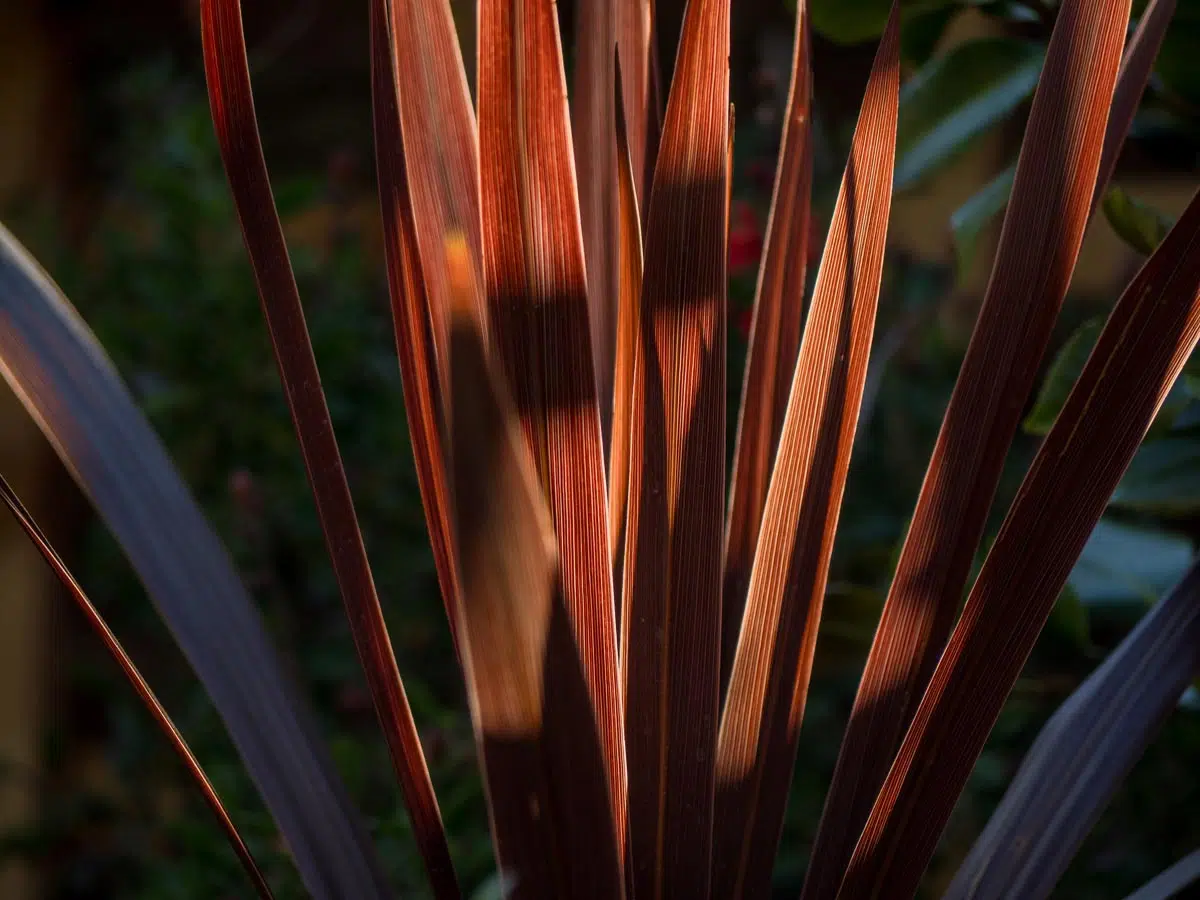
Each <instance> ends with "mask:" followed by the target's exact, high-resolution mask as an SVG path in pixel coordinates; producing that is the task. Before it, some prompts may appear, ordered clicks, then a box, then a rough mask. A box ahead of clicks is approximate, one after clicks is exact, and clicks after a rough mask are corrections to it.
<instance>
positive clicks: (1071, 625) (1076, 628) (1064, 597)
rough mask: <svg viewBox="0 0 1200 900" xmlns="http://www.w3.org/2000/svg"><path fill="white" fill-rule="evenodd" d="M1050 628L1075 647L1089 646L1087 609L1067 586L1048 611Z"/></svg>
mask: <svg viewBox="0 0 1200 900" xmlns="http://www.w3.org/2000/svg"><path fill="white" fill-rule="evenodd" d="M1050 626H1051V627H1052V628H1053V629H1054V630H1056V631H1057V632H1058V633H1059V634H1061V635H1062V636H1063V637H1065V638H1067V639H1068V640H1069V641H1071V643H1072V644H1074V645H1075V646H1076V647H1079V648H1081V649H1083V648H1087V647H1090V646H1091V643H1092V635H1091V628H1090V627H1089V624H1088V614H1087V608H1086V607H1085V606H1084V605H1083V600H1082V599H1081V598H1080V596H1079V592H1078V591H1076V590H1075V589H1074V588H1072V587H1071V586H1070V585H1069V584H1068V585H1067V586H1066V587H1065V588H1063V592H1062V594H1060V595H1059V598H1058V601H1057V602H1056V603H1055V604H1054V609H1053V610H1051V611H1050Z"/></svg>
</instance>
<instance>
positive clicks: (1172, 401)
mask: <svg viewBox="0 0 1200 900" xmlns="http://www.w3.org/2000/svg"><path fill="white" fill-rule="evenodd" d="M1102 326H1103V322H1101V320H1099V319H1092V320H1090V321H1087V322H1084V323H1083V324H1082V325H1080V326H1079V328H1078V329H1076V331H1075V333H1074V334H1072V335H1071V336H1070V337H1069V338H1067V341H1066V343H1065V344H1063V346H1062V348H1061V349H1060V350H1059V351H1058V355H1057V356H1056V357H1055V358H1054V362H1053V363H1051V364H1050V368H1049V370H1048V371H1047V372H1046V378H1045V380H1044V381H1043V382H1042V386H1041V389H1040V390H1039V391H1038V395H1037V399H1036V400H1035V401H1034V404H1033V409H1032V410H1030V412H1029V415H1027V416H1026V417H1025V422H1024V423H1023V427H1024V429H1025V431H1026V432H1027V433H1029V434H1033V435H1038V436H1041V435H1044V434H1046V432H1048V431H1049V430H1050V426H1052V425H1053V424H1054V420H1055V419H1056V418H1057V417H1058V414H1059V412H1060V411H1061V410H1062V407H1063V403H1064V402H1066V399H1067V395H1068V394H1069V393H1070V392H1071V388H1072V386H1074V384H1075V380H1076V379H1077V378H1079V373H1080V372H1082V371H1083V365H1084V363H1086V362H1087V359H1088V356H1089V355H1090V354H1091V352H1092V348H1093V347H1094V346H1096V338H1097V336H1099V334H1100V329H1101V327H1102ZM1195 397H1196V394H1195V392H1194V391H1193V389H1192V387H1190V386H1189V382H1188V380H1187V379H1186V378H1181V379H1180V380H1179V381H1178V382H1176V383H1175V384H1174V385H1173V386H1172V387H1171V391H1170V393H1169V394H1167V399H1166V400H1165V401H1164V402H1163V405H1162V408H1161V409H1160V410H1159V411H1158V415H1157V416H1156V417H1155V419H1154V424H1153V425H1152V426H1151V427H1150V435H1151V437H1155V436H1158V435H1161V434H1163V433H1165V432H1167V431H1169V430H1170V428H1171V426H1172V425H1173V424H1174V423H1175V419H1176V417H1177V416H1179V414H1180V413H1182V412H1183V410H1184V409H1185V408H1186V407H1187V406H1188V404H1189V403H1190V402H1191V401H1192V400H1193V399H1194V398H1195Z"/></svg>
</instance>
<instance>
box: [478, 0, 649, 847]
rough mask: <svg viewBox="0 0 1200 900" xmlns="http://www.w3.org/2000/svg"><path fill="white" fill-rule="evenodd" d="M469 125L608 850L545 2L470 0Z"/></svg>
mask: <svg viewBox="0 0 1200 900" xmlns="http://www.w3.org/2000/svg"><path fill="white" fill-rule="evenodd" d="M479 35H480V37H479V67H478V71H479V110H480V118H479V131H480V161H481V166H482V176H481V179H482V191H483V245H484V251H485V253H484V263H485V265H484V276H485V279H486V284H485V292H486V296H487V309H488V314H489V316H490V328H489V335H490V337H491V338H492V347H493V348H494V350H495V351H496V355H497V359H498V361H499V363H500V366H501V371H502V372H503V374H504V377H505V380H506V384H508V385H509V386H510V388H511V390H512V394H513V399H514V401H515V403H516V406H517V411H518V414H519V415H520V417H521V422H522V426H523V430H524V433H525V439H526V442H527V443H528V445H529V449H530V454H531V456H532V458H533V460H534V466H535V471H536V472H537V475H538V480H539V483H540V485H541V489H542V492H543V493H544V494H545V498H546V504H547V506H548V508H549V510H550V516H551V519H552V520H553V523H554V533H555V535H556V537H557V539H558V548H559V554H560V559H559V565H560V572H561V581H562V593H563V597H564V601H565V603H566V610H567V614H568V621H569V623H570V628H571V630H572V632H573V634H574V636H575V641H576V643H577V644H578V646H579V652H580V654H581V656H582V660H583V670H584V677H585V679H586V681H587V685H588V690H589V694H590V697H591V702H592V705H593V707H594V709H595V714H596V719H597V723H598V727H599V729H600V738H601V742H602V744H603V747H604V757H605V761H606V765H607V773H608V783H609V785H610V794H611V797H612V803H613V816H612V818H613V822H614V823H615V826H616V828H617V832H618V841H617V844H618V847H619V848H621V849H623V848H624V846H625V841H624V837H623V835H624V829H625V819H626V812H625V807H626V776H625V752H624V735H623V732H622V728H621V705H620V695H619V687H618V678H617V629H616V604H615V600H614V588H613V583H612V557H611V555H610V553H609V543H608V541H609V538H608V497H607V491H606V485H605V469H604V450H603V442H602V437H601V431H600V412H599V406H598V402H597V394H596V378H595V369H594V368H593V355H592V342H591V332H590V325H589V318H588V295H587V290H588V288H587V275H586V269H585V263H584V247H583V235H582V231H581V226H580V218H579V202H578V193H577V188H576V180H575V167H574V163H573V161H572V152H571V147H572V145H571V129H570V122H569V119H568V114H567V105H566V94H567V92H566V82H565V77H564V73H563V60H562V53H561V49H560V40H559V34H558V20H557V17H556V15H555V9H554V5H553V4H548V3H544V2H541V0H483V2H481V4H480V7H479Z"/></svg>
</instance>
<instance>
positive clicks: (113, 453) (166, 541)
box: [0, 228, 389, 900]
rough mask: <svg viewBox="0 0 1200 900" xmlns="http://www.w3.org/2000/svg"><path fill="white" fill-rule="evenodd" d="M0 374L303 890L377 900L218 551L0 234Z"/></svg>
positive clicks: (313, 749) (360, 843) (351, 829)
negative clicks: (118, 563) (263, 811)
mask: <svg viewBox="0 0 1200 900" xmlns="http://www.w3.org/2000/svg"><path fill="white" fill-rule="evenodd" d="M0 374H3V376H4V378H5V380H6V381H7V382H8V383H9V385H10V386H11V387H12V389H13V391H14V392H15V393H16V395H17V396H18V397H19V398H20V400H21V402H22V404H23V405H24V406H25V408H26V409H27V410H28V411H29V413H30V415H31V416H33V418H34V419H35V421H36V422H37V423H38V426H39V427H40V428H41V430H42V432H43V433H44V434H45V435H46V437H47V439H48V440H49V441H50V443H51V444H52V445H53V446H54V449H55V452H57V454H58V456H59V458H60V459H61V460H62V461H63V463H64V464H65V465H66V467H67V469H68V470H69V471H70V472H71V474H72V476H73V477H74V478H75V480H76V482H78V483H79V486H80V487H81V488H82V489H83V490H84V492H85V493H86V494H87V495H88V496H89V497H90V498H91V500H92V503H93V505H94V506H95V507H96V509H97V511H98V512H99V513H100V515H101V517H102V518H103V519H104V521H105V523H106V524H107V525H108V528H109V530H110V531H111V532H112V533H113V535H114V536H115V537H116V539H117V541H118V543H120V545H121V548H122V549H123V550H124V551H125V554H126V556H127V557H128V558H129V561H130V563H131V564H132V565H133V568H134V569H135V570H136V572H137V574H138V576H139V578H140V579H141V580H142V583H143V584H144V585H145V586H146V590H147V592H148V593H149V594H150V597H151V599H152V600H153V601H154V603H155V605H156V606H157V608H158V611H159V613H160V615H162V617H163V620H164V621H165V622H166V624H167V627H168V628H169V629H170V630H171V633H172V635H173V636H174V638H175V640H176V642H177V643H178V644H179V647H180V649H182V650H183V653H184V655H185V656H186V657H187V659H188V662H189V663H190V664H191V666H192V668H193V669H194V670H195V672H196V674H197V676H199V678H200V680H201V682H202V683H203V684H204V687H205V690H207V692H208V695H209V696H210V697H211V698H212V701H213V705H214V706H215V707H216V708H217V711H218V712H219V713H220V714H221V718H222V719H223V720H224V722H225V725H226V727H227V728H228V729H229V734H230V737H231V738H232V739H233V742H234V745H235V746H236V747H237V750H238V753H239V754H240V756H241V758H242V761H243V762H244V763H245V765H246V769H247V771H248V772H249V774H250V777H251V778H252V779H254V782H255V784H256V785H257V786H258V789H259V791H260V792H261V793H262V796H263V799H264V800H265V801H266V804H267V807H268V808H269V809H270V810H271V813H272V815H273V816H274V817H275V821H276V822H277V823H278V824H279V829H280V831H281V832H282V834H283V835H284V837H285V838H286V839H287V842H288V846H289V847H290V848H291V851H292V855H293V857H294V858H295V860H296V865H297V866H298V868H299V869H300V874H301V876H302V877H303V879H304V883H305V885H306V886H307V888H308V890H309V891H310V892H311V893H312V894H313V896H314V897H317V898H318V900H337V898H341V897H347V896H353V897H362V898H384V897H387V896H388V895H389V894H388V890H387V887H386V885H385V883H384V880H383V875H382V870H381V868H380V866H379V863H378V861H377V859H376V857H375V853H374V849H373V848H372V847H371V843H370V839H369V838H368V836H367V833H366V830H365V829H364V828H363V826H362V824H361V822H360V820H359V818H358V815H357V813H356V812H354V810H353V809H352V807H351V805H350V801H349V799H348V798H347V796H346V792H345V788H344V787H343V786H342V783H341V781H340V779H339V778H338V776H337V775H336V773H335V770H334V768H333V765H332V763H331V762H330V760H329V756H328V753H327V751H326V750H325V747H324V745H323V743H322V742H321V741H320V739H319V738H318V736H317V730H316V726H315V724H314V721H313V718H312V715H311V713H310V712H309V710H308V708H307V707H306V706H304V705H303V704H302V702H301V700H300V697H299V695H298V694H297V693H296V692H295V690H294V688H293V686H292V685H291V684H290V683H289V682H288V681H287V679H286V678H285V677H284V675H283V670H282V667H281V665H280V662H279V659H278V657H277V656H276V654H275V651H274V649H273V648H272V647H271V644H270V642H269V640H268V638H267V634H266V629H265V628H264V626H263V622H262V619H261V617H260V615H259V613H258V610H257V609H256V608H255V607H254V604H253V602H252V601H251V599H250V597H249V595H248V594H247V593H246V590H245V588H244V587H243V586H242V584H241V583H240V581H239V580H238V577H237V575H236V574H235V573H234V569H233V564H232V562H231V560H230V559H229V557H228V555H227V554H226V552H225V549H224V548H223V547H222V546H221V544H220V541H218V540H217V537H216V536H215V535H214V534H213V532H212V530H211V528H210V527H209V525H208V523H207V522H206V521H205V520H204V517H203V514H202V513H201V512H200V510H199V508H198V507H197V506H196V503H195V501H194V500H193V499H192V497H191V495H190V494H189V493H188V490H187V488H186V487H185V486H184V484H183V482H182V480H181V479H180V477H179V475H178V473H177V472H176V471H175V468H174V466H173V465H172V464H171V461H170V459H169V458H168V457H167V454H166V451H165V450H164V449H163V446H162V444H161V443H160V442H159V440H158V437H157V436H156V435H155V434H154V431H153V430H152V429H151V428H150V425H149V424H148V423H147V422H146V420H145V418H144V417H143V416H142V414H141V413H140V412H139V411H138V409H137V406H136V405H135V403H134V401H133V398H132V397H131V396H130V394H129V392H128V390H127V389H126V388H125V386H124V384H122V382H121V380H120V377H119V376H118V375H117V373H116V371H115V370H114V369H113V367H112V364H111V363H110V362H109V360H108V358H107V357H106V356H105V355H104V351H103V350H102V349H101V347H100V345H99V344H98V343H97V342H96V339H95V337H94V336H93V335H92V333H91V332H90V331H89V330H88V328H87V326H86V325H85V324H84V323H83V321H82V320H81V319H80V318H79V316H78V314H77V313H76V312H75V310H74V309H73V308H72V307H71V306H70V304H69V303H68V302H67V300H66V298H64V297H63V296H62V294H61V293H59V291H58V289H57V288H56V287H55V286H54V285H53V284H52V283H51V281H50V279H49V277H48V276H46V274H45V273H44V272H42V271H41V270H40V269H39V268H38V267H37V265H36V264H35V263H34V262H33V261H32V260H31V259H30V258H29V257H28V255H27V254H26V253H25V252H24V250H22V249H21V248H20V246H19V245H18V244H17V243H16V241H15V240H14V239H13V238H12V236H11V235H10V234H9V233H8V232H7V231H6V230H4V229H3V228H0ZM296 785H303V786H304V791H303V792H302V793H301V792H297V791H296V789H295V786H296Z"/></svg>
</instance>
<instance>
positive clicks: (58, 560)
mask: <svg viewBox="0 0 1200 900" xmlns="http://www.w3.org/2000/svg"><path fill="white" fill-rule="evenodd" d="M0 499H2V500H3V501H4V505H5V506H7V507H8V511H9V512H10V513H12V516H13V518H14V519H16V520H17V524H18V525H20V526H21V530H22V531H24V532H25V535H26V537H28V538H29V540H30V542H31V543H32V544H33V545H34V546H35V547H36V548H37V549H38V552H39V553H41V554H42V558H43V559H44V560H45V561H46V564H47V565H48V566H49V567H50V568H51V569H52V570H53V572H54V574H55V576H56V577H57V578H58V580H59V582H60V583H61V584H62V586H63V587H64V588H65V589H66V591H67V593H68V594H70V595H71V599H72V600H74V601H75V605H76V606H78V607H79V610H80V611H81V612H82V613H83V615H84V617H85V618H86V619H87V620H88V625H90V626H91V628H92V631H94V632H95V633H96V635H97V636H98V637H99V638H100V640H101V641H102V642H103V643H104V646H105V649H107V650H108V652H109V655H110V656H112V658H113V659H114V660H115V661H116V663H117V665H118V666H119V667H120V669H121V672H122V674H124V676H125V680H126V681H128V682H129V684H130V685H131V686H132V687H133V689H134V692H135V693H136V694H137V695H138V697H139V698H140V699H141V701H142V705H143V706H145V707H146V709H147V710H148V711H149V712H150V715H151V717H152V718H153V719H154V723H155V724H156V725H157V726H158V730H159V731H161V732H162V733H163V734H164V735H166V736H167V740H169V741H170V742H171V749H172V750H174V751H175V755H176V756H178V757H179V759H180V761H181V762H182V763H183V767H184V769H186V770H187V773H188V775H189V776H190V777H191V779H192V781H194V782H195V783H196V786H197V787H198V788H199V789H200V793H201V795H202V796H203V797H204V802H205V804H206V805H207V806H208V808H209V809H210V810H212V813H213V815H214V816H216V817H217V822H218V824H220V826H221V830H222V831H223V832H225V838H226V840H228V841H229V845H230V846H231V847H232V848H233V851H234V853H235V854H237V857H238V861H239V862H241V864H242V868H243V869H245V870H246V874H247V875H248V876H249V877H250V882H251V883H252V884H253V885H254V890H255V892H256V893H257V894H258V895H259V897H262V898H263V900H272V897H273V895H272V893H271V886H270V884H268V882H267V879H266V876H264V875H263V873H262V871H261V870H260V869H259V868H258V863H256V862H255V861H254V856H253V855H252V854H251V853H250V848H249V847H247V846H246V843H245V841H243V840H242V836H241V834H240V833H239V832H238V830H237V826H236V825H234V824H233V820H232V819H231V818H230V817H229V813H228V812H227V811H226V809H225V804H224V803H222V802H221V798H220V796H219V795H218V794H217V789H216V788H214V787H213V785H212V782H211V781H209V780H208V776H207V775H206V774H205V773H204V769H203V768H202V767H201V766H200V761H199V760H198V759H196V756H195V754H194V753H192V748H191V747H189V746H188V744H187V741H186V740H184V737H183V735H182V734H180V733H179V729H178V728H176V727H175V722H174V721H173V720H172V719H171V716H170V715H169V714H168V713H167V711H166V710H165V709H164V708H163V705H162V703H160V702H159V700H158V697H157V696H156V695H155V693H154V691H153V689H152V688H151V687H150V685H149V684H148V683H147V681H146V679H145V678H144V677H142V673H141V672H140V671H138V668H137V666H136V665H134V662H133V660H132V659H130V657H129V654H128V653H126V652H125V648H124V647H122V646H121V642H120V641H119V640H117V636H116V635H115V634H113V632H112V629H110V628H109V627H108V624H107V623H106V622H105V621H104V618H103V616H101V615H100V611H99V610H97V609H96V607H95V604H93V603H92V601H91V598H89V597H88V595H87V593H86V592H85V591H84V589H83V586H82V585H81V584H80V583H79V582H78V581H77V580H76V579H75V576H74V575H72V574H71V570H70V569H68V568H67V564H66V563H65V562H63V559H62V557H61V556H59V555H58V553H57V552H56V551H55V549H54V547H53V546H52V545H51V543H50V539H49V538H47V537H46V535H45V533H44V532H43V531H42V529H41V528H40V527H38V524H37V522H35V521H34V519H33V516H31V515H30V514H29V511H28V510H27V509H26V508H25V506H24V505H23V504H22V503H21V501H20V499H19V498H18V497H17V495H16V492H15V491H13V489H12V487H11V486H10V485H9V483H8V482H7V481H6V480H5V478H4V476H3V475H0Z"/></svg>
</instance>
